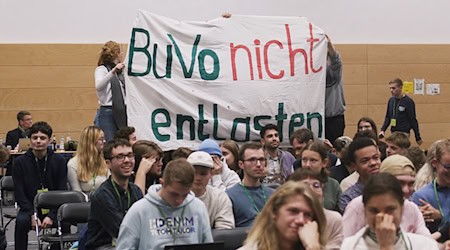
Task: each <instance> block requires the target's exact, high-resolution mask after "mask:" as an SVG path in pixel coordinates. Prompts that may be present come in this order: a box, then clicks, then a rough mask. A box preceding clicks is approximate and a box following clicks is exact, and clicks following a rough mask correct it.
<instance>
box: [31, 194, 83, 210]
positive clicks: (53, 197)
mask: <svg viewBox="0 0 450 250" xmlns="http://www.w3.org/2000/svg"><path fill="white" fill-rule="evenodd" d="M85 200H86V198H85V197H84V195H83V194H82V193H81V192H78V191H70V190H51V191H48V192H42V193H37V194H36V196H35V197H34V207H35V209H40V208H46V209H58V208H59V207H60V206H61V205H62V204H64V203H76V202H84V201H85Z"/></svg>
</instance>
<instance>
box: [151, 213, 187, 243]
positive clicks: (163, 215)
mask: <svg viewBox="0 0 450 250" xmlns="http://www.w3.org/2000/svg"><path fill="white" fill-rule="evenodd" d="M155 206H156V207H157V208H158V210H159V213H160V214H161V216H162V217H164V220H165V219H166V218H167V216H166V214H165V213H164V211H163V210H162V209H161V208H160V207H159V206H158V205H155ZM185 208H186V206H183V209H182V210H181V216H180V218H181V221H183V216H184V209H185ZM181 224H182V223H179V224H178V227H177V230H176V231H175V232H174V231H173V230H170V231H172V238H173V243H174V244H175V241H176V240H177V237H176V233H177V232H178V231H179V230H180V226H181Z"/></svg>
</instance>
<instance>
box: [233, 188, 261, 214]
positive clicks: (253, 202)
mask: <svg viewBox="0 0 450 250" xmlns="http://www.w3.org/2000/svg"><path fill="white" fill-rule="evenodd" d="M239 184H240V185H241V187H242V189H243V190H244V193H245V195H246V196H247V198H248V200H249V201H250V203H252V205H253V207H254V208H255V211H256V212H257V213H259V208H258V207H257V206H256V204H255V201H254V200H253V198H252V197H251V196H250V193H249V192H248V190H247V188H246V187H245V186H244V185H243V184H242V183H239ZM259 187H260V188H261V193H262V195H263V198H264V203H265V202H266V201H267V197H266V193H264V189H263V187H262V185H261V186H259Z"/></svg>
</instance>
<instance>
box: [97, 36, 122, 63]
mask: <svg viewBox="0 0 450 250" xmlns="http://www.w3.org/2000/svg"><path fill="white" fill-rule="evenodd" d="M120 52H121V49H120V44H119V43H117V42H114V41H108V42H106V43H105V44H104V45H103V47H102V50H101V51H100V57H99V58H98V62H97V66H100V65H111V64H114V59H116V57H117V56H118V55H119V54H120Z"/></svg>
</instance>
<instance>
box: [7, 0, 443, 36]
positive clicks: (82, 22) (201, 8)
mask: <svg viewBox="0 0 450 250" xmlns="http://www.w3.org/2000/svg"><path fill="white" fill-rule="evenodd" d="M138 9H143V10H146V11H150V12H153V13H156V14H159V15H164V16H168V17H171V18H175V19H178V20H208V19H213V18H216V17H218V16H220V15H221V13H223V12H231V13H235V14H241V15H278V16H297V15H298V16H306V17H308V18H309V19H310V20H311V21H312V22H314V23H315V24H316V25H318V26H320V27H321V28H322V29H324V30H325V31H326V32H327V33H328V34H329V36H330V37H331V38H332V40H333V41H334V42H335V43H346V44H352V43H354V44H367V43H370V44H378V43H392V44H395V43H401V44H410V43H412V44H448V43H450V11H449V10H450V1H448V0H431V1H426V0H309V1H306V0H74V1H68V0H0V43H103V42H105V41H107V40H115V41H119V42H123V43H128V39H129V35H130V30H131V27H132V23H133V21H134V18H135V16H136V13H137V10H138ZM268 32H270V31H268Z"/></svg>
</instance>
